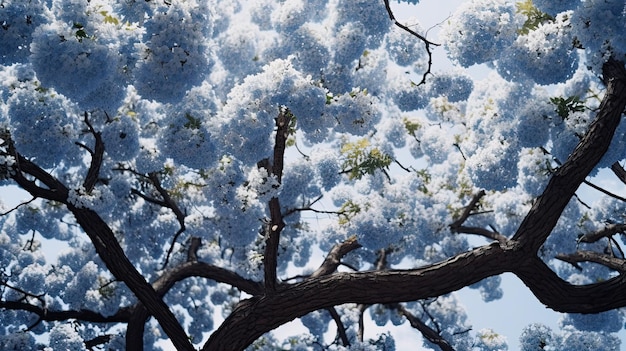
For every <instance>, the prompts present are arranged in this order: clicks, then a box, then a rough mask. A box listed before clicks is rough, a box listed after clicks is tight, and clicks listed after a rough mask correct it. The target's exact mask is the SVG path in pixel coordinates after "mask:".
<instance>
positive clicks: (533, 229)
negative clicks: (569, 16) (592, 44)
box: [513, 59, 626, 253]
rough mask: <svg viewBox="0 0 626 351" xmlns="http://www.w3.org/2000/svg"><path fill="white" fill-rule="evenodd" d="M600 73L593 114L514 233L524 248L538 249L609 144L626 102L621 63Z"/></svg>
mask: <svg viewBox="0 0 626 351" xmlns="http://www.w3.org/2000/svg"><path fill="white" fill-rule="evenodd" d="M603 74H604V81H605V82H606V84H607V88H606V93H605V95H604V99H603V100H602V103H601V104H600V107H599V110H598V113H597V115H596V118H595V119H594V120H593V122H592V123H591V125H590V126H589V130H588V131H587V133H586V134H585V136H584V137H583V138H582V140H581V141H580V143H579V144H578V145H577V146H576V148H575V149H574V151H573V152H572V153H571V154H570V156H569V157H568V158H567V160H566V161H565V163H564V164H563V165H562V166H561V167H559V169H557V170H556V172H554V174H553V175H552V178H550V181H549V182H548V185H547V186H546V189H545V190H544V192H543V194H541V196H539V198H538V199H537V201H535V203H534V204H533V206H532V208H531V209H530V211H529V212H528V214H527V215H526V217H525V218H524V220H523V221H522V223H521V224H520V226H519V228H518V230H517V232H516V233H515V235H514V236H513V240H517V241H519V246H520V248H522V249H523V250H526V251H528V252H533V253H536V252H537V250H539V248H540V247H541V245H543V243H544V242H545V240H546V238H547V237H548V235H550V233H551V231H552V228H554V226H555V225H556V223H557V221H558V219H559V218H560V217H561V213H562V212H563V210H564V209H565V207H566V206H567V204H568V202H569V200H570V199H571V198H572V196H573V195H574V193H575V192H576V190H577V189H578V187H579V186H580V184H581V183H582V182H583V181H584V180H585V178H586V177H587V175H588V174H589V173H590V172H591V171H592V170H593V169H594V167H595V166H596V165H597V164H598V162H599V161H600V159H601V158H602V156H603V155H604V154H605V153H606V151H607V150H608V148H609V145H610V143H611V139H612V138H613V134H614V133H615V129H616V128H617V125H618V124H619V122H620V119H621V115H622V112H623V111H624V107H625V106H626V69H624V63H623V62H620V61H616V60H614V59H610V60H609V61H608V62H606V63H605V64H604V66H603Z"/></svg>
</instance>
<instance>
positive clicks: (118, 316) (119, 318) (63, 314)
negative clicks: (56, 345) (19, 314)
mask: <svg viewBox="0 0 626 351" xmlns="http://www.w3.org/2000/svg"><path fill="white" fill-rule="evenodd" d="M0 308H4V309H7V310H18V311H26V312H30V313H33V314H36V315H37V316H38V317H39V320H40V321H48V322H50V321H66V320H68V319H76V320H80V321H85V322H93V323H125V322H127V321H128V319H129V318H130V314H129V309H127V308H122V309H120V310H119V311H118V312H117V313H115V314H114V315H112V316H103V315H101V314H100V313H97V312H93V311H89V310H78V311H53V310H49V309H47V308H45V307H40V306H36V305H32V304H29V303H25V302H20V301H0Z"/></svg>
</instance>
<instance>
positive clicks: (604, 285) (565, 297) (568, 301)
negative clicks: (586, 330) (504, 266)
mask: <svg viewBox="0 0 626 351" xmlns="http://www.w3.org/2000/svg"><path fill="white" fill-rule="evenodd" d="M520 263H521V262H520ZM513 273H514V274H515V275H517V276H518V277H519V278H520V279H521V280H522V282H524V284H526V286H528V288H530V290H531V291H532V293H533V294H534V295H535V296H536V297H537V299H538V300H539V301H540V302H541V303H543V304H544V305H546V306H547V307H549V308H551V309H553V310H555V311H557V312H569V313H599V312H604V311H608V310H612V309H615V308H620V307H624V306H626V294H624V285H625V284H626V275H620V276H617V277H614V278H611V279H609V280H606V281H603V282H600V283H595V284H589V285H572V284H570V283H568V282H566V281H564V280H562V279H561V278H559V276H558V275H557V274H556V273H554V271H552V270H551V269H550V267H548V266H547V265H546V264H545V263H544V262H543V261H542V260H541V259H540V258H538V257H536V256H535V257H532V258H529V259H526V260H524V262H523V264H520V265H518V267H517V268H516V269H514V270H513Z"/></svg>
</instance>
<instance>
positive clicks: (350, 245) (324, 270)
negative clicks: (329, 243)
mask: <svg viewBox="0 0 626 351" xmlns="http://www.w3.org/2000/svg"><path fill="white" fill-rule="evenodd" d="M360 247H361V244H359V242H358V241H357V240H356V236H352V237H350V238H348V239H347V240H345V241H344V242H342V243H339V244H336V245H335V246H333V248H332V249H331V250H330V252H329V253H328V255H326V258H325V259H324V262H322V264H321V265H320V266H319V268H318V269H317V270H316V271H315V272H313V274H311V278H317V277H321V276H323V275H327V274H331V273H333V272H335V271H336V270H337V267H339V265H340V264H341V259H342V258H343V256H345V255H346V254H348V252H350V251H353V250H356V249H358V248H360Z"/></svg>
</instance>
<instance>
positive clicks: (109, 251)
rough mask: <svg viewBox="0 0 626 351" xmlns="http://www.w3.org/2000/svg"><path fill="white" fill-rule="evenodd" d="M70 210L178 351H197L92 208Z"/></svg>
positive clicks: (68, 204) (170, 312) (118, 277)
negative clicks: (194, 350)
mask: <svg viewBox="0 0 626 351" xmlns="http://www.w3.org/2000/svg"><path fill="white" fill-rule="evenodd" d="M66 205H67V208H68V209H69V210H70V212H72V214H73V215H74V217H75V218H76V222H77V223H78V224H79V225H80V226H81V227H82V228H83V230H84V231H85V233H86V234H87V236H89V239H91V242H92V243H93V245H94V247H95V249H96V252H97V253H98V256H99V257H100V258H101V259H102V261H103V262H104V263H105V264H106V266H107V268H108V269H109V271H111V273H112V274H113V275H114V276H115V277H116V278H117V279H119V280H121V281H123V282H124V283H125V284H126V285H127V286H128V288H129V289H130V290H131V291H132V292H133V293H134V294H135V296H137V298H138V299H139V300H140V301H141V302H142V303H143V305H144V306H146V308H147V309H148V311H149V312H150V314H151V315H152V316H154V317H155V318H156V319H157V321H158V322H159V324H160V325H161V328H163V330H164V331H165V333H166V334H167V336H168V337H169V338H170V340H171V341H172V343H173V344H174V346H175V347H176V348H177V349H178V350H189V351H191V350H193V349H194V348H193V345H192V344H191V343H190V342H189V339H188V337H187V333H186V332H185V330H184V329H183V328H182V326H181V325H180V323H178V320H177V319H176V317H175V316H174V314H173V313H172V311H171V310H170V309H169V307H168V306H167V305H166V304H165V302H163V300H162V299H161V297H160V296H159V295H158V294H157V293H156V291H155V290H154V289H153V288H152V286H151V285H150V284H148V282H146V280H145V279H144V277H143V276H142V275H141V273H139V272H138V271H137V269H136V268H135V267H134V266H133V264H132V263H131V262H130V260H129V259H128V257H127V256H126V254H125V253H124V251H123V250H122V247H121V246H120V244H119V242H118V241H117V239H116V238H115V235H114V234H113V232H112V231H111V229H110V228H109V226H108V225H107V224H106V223H105V222H104V221H103V220H102V219H101V218H100V216H98V214H97V213H95V212H94V211H92V210H90V209H86V208H78V207H75V206H74V205H73V204H70V203H67V204H66Z"/></svg>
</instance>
